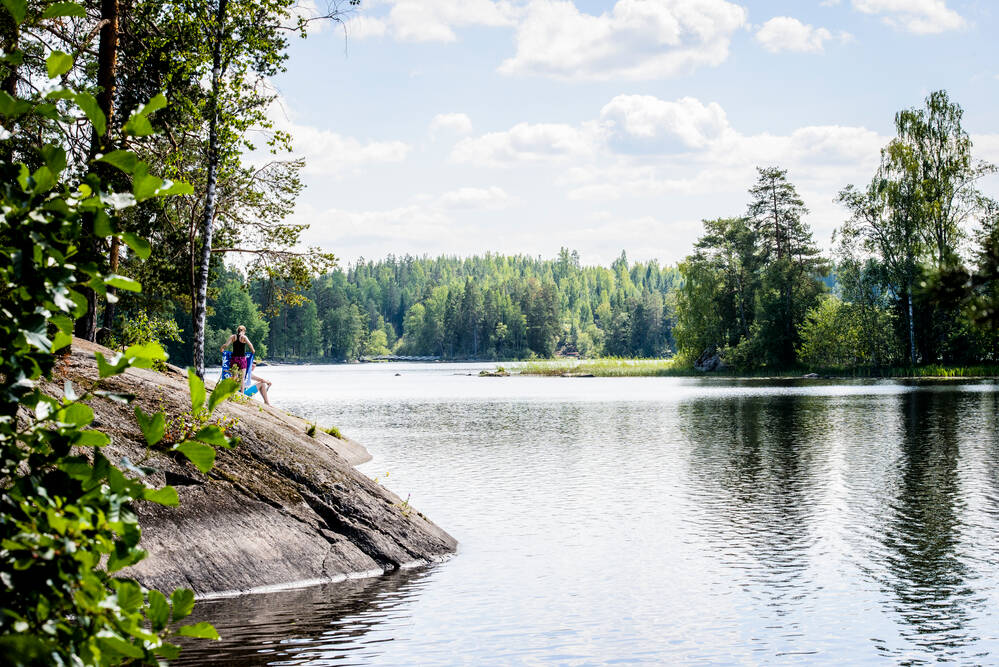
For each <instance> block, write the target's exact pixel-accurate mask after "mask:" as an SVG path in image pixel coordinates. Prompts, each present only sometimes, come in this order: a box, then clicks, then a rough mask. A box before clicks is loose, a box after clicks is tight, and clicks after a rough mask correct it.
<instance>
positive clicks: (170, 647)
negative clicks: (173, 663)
mask: <svg viewBox="0 0 999 667" xmlns="http://www.w3.org/2000/svg"><path fill="white" fill-rule="evenodd" d="M153 653H155V654H156V655H159V656H162V657H163V658H164V659H166V660H176V659H177V658H178V657H180V647H179V646H177V645H176V644H171V643H170V642H163V643H162V644H160V645H159V646H157V647H156V648H154V649H153Z"/></svg>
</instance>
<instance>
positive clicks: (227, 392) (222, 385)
mask: <svg viewBox="0 0 999 667" xmlns="http://www.w3.org/2000/svg"><path fill="white" fill-rule="evenodd" d="M238 392H239V382H238V381H237V380H235V379H234V378H226V379H225V380H222V381H221V382H219V383H218V384H217V385H215V389H212V395H211V396H209V397H208V414H211V413H213V412H215V408H216V407H218V405H219V403H221V402H222V401H224V400H226V399H227V398H229V397H230V396H232V395H233V394H235V393H238Z"/></svg>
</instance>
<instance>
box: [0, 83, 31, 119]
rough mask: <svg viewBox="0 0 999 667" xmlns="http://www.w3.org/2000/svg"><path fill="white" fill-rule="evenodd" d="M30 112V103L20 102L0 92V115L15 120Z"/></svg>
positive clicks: (8, 94)
mask: <svg viewBox="0 0 999 667" xmlns="http://www.w3.org/2000/svg"><path fill="white" fill-rule="evenodd" d="M30 110H31V103H30V102H27V101H25V100H20V99H17V98H15V97H13V96H12V95H10V93H7V92H5V91H2V90H0V115H4V116H7V117H8V118H17V117H18V116H21V115H24V114H25V113H27V112H28V111H30Z"/></svg>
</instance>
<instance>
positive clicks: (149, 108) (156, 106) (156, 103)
mask: <svg viewBox="0 0 999 667" xmlns="http://www.w3.org/2000/svg"><path fill="white" fill-rule="evenodd" d="M166 105H167V99H166V95H164V94H163V93H157V94H156V95H155V96H154V97H153V98H152V99H151V100H149V101H148V102H146V105H145V106H143V107H142V108H141V109H139V113H140V114H142V115H143V116H148V115H149V114H151V113H153V112H154V111H159V110H160V109H163V108H165V107H166Z"/></svg>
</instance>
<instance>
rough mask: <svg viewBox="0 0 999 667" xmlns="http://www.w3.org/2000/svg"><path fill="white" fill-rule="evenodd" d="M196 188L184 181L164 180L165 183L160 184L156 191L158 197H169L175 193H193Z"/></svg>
mask: <svg viewBox="0 0 999 667" xmlns="http://www.w3.org/2000/svg"><path fill="white" fill-rule="evenodd" d="M193 194H194V188H193V187H192V186H191V185H190V184H188V183H184V182H182V181H164V182H163V185H162V186H160V188H159V189H158V190H156V192H155V196H157V197H169V196H173V195H193Z"/></svg>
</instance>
